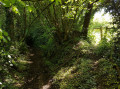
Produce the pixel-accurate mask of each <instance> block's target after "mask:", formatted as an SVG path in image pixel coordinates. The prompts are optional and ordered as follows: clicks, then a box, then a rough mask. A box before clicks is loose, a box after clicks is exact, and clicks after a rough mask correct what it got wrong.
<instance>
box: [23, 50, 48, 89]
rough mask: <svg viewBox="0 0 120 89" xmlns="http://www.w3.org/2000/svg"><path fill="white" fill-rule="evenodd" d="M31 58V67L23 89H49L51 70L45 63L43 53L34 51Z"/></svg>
mask: <svg viewBox="0 0 120 89" xmlns="http://www.w3.org/2000/svg"><path fill="white" fill-rule="evenodd" d="M29 58H30V66H29V69H28V74H27V76H26V82H25V84H24V85H23V89H49V87H50V84H49V83H48V81H49V77H50V76H49V72H48V71H49V70H48V69H47V68H46V67H45V65H44V63H43V59H42V56H41V52H40V51H39V50H37V49H32V51H31V53H30V56H29Z"/></svg>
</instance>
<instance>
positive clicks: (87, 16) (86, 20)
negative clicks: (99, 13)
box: [82, 3, 93, 39]
mask: <svg viewBox="0 0 120 89" xmlns="http://www.w3.org/2000/svg"><path fill="white" fill-rule="evenodd" d="M87 8H88V12H86V14H85V17H84V23H83V30H82V36H83V37H84V38H85V39H86V38H87V34H88V27H89V24H90V18H91V14H92V8H93V4H90V3H88V7H87Z"/></svg>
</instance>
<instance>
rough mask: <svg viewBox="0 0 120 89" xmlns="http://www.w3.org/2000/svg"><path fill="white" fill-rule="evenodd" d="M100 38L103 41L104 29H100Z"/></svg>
mask: <svg viewBox="0 0 120 89" xmlns="http://www.w3.org/2000/svg"><path fill="white" fill-rule="evenodd" d="M100 36H101V40H102V38H103V31H102V27H100Z"/></svg>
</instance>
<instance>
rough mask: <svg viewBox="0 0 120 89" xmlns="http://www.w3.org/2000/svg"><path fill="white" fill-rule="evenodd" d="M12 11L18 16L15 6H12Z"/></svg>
mask: <svg viewBox="0 0 120 89" xmlns="http://www.w3.org/2000/svg"><path fill="white" fill-rule="evenodd" d="M12 11H13V12H15V13H16V14H19V15H20V12H19V10H18V8H17V7H16V6H12Z"/></svg>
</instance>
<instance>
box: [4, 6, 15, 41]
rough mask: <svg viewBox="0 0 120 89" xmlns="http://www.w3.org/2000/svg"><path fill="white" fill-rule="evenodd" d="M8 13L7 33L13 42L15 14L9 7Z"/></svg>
mask: <svg viewBox="0 0 120 89" xmlns="http://www.w3.org/2000/svg"><path fill="white" fill-rule="evenodd" d="M5 11H6V22H5V23H6V28H5V29H6V31H7V32H8V34H9V36H10V38H11V40H12V41H13V40H14V20H13V12H12V11H11V10H10V8H9V7H6V8H5Z"/></svg>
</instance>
